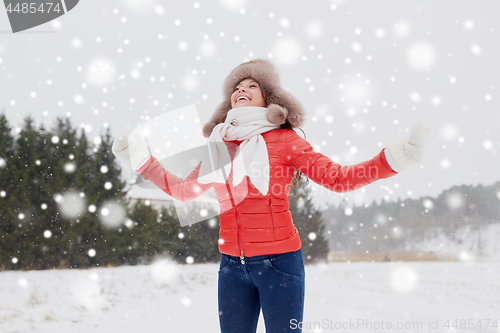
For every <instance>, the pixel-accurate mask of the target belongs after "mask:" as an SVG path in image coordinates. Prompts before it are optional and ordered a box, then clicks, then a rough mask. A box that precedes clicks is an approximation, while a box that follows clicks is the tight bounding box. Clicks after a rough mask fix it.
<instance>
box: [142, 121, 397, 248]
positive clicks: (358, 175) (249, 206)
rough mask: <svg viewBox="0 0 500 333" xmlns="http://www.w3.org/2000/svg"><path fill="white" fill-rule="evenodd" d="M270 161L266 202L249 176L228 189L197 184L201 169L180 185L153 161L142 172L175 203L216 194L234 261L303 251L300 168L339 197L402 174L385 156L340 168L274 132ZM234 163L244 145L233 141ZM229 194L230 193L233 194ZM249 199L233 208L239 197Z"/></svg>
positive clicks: (295, 138) (269, 137)
mask: <svg viewBox="0 0 500 333" xmlns="http://www.w3.org/2000/svg"><path fill="white" fill-rule="evenodd" d="M261 135H262V137H263V138H264V140H265V141H266V145H267V152H268V156H269V192H268V193H267V194H266V195H265V196H263V195H262V194H261V193H260V192H259V190H258V189H257V188H256V187H254V186H253V185H252V183H251V182H250V180H249V178H248V176H245V178H244V179H243V181H242V182H241V183H240V184H239V185H237V186H235V187H233V185H232V183H233V182H232V171H231V172H230V174H229V176H228V181H227V182H226V183H225V184H221V183H209V184H202V183H198V181H197V178H198V173H199V170H200V167H201V163H200V164H198V166H197V167H196V168H195V169H194V170H193V171H192V172H191V173H190V174H189V176H188V177H186V179H181V178H179V177H177V176H175V175H174V174H172V173H170V172H168V171H166V170H165V169H164V168H163V167H162V166H161V165H160V163H159V162H158V160H157V159H156V158H154V157H151V158H150V159H149V160H148V162H146V164H144V165H143V166H142V167H141V168H140V169H139V170H137V171H138V172H139V174H140V175H141V176H142V177H143V178H144V179H149V180H150V181H151V182H153V183H154V184H155V185H156V186H158V187H159V188H160V189H162V190H163V191H164V192H165V193H167V194H168V195H170V196H172V197H173V198H175V199H177V200H181V201H190V200H193V199H194V198H196V197H197V196H199V195H201V194H203V193H204V192H206V191H207V190H208V189H210V188H211V187H213V188H214V190H215V192H216V195H217V199H218V200H219V205H220V208H221V210H220V211H221V212H222V213H221V214H220V217H219V226H220V230H219V251H220V252H221V253H225V254H228V255H233V256H242V255H244V256H257V255H263V254H278V253H285V252H291V251H296V250H298V249H300V247H301V242H300V238H299V233H298V231H297V229H296V228H295V226H294V224H293V221H292V215H291V213H290V211H289V210H288V208H289V204H288V192H289V189H290V183H291V180H292V178H293V176H294V173H295V168H298V169H299V170H300V171H301V172H302V173H303V174H304V175H306V176H307V177H309V179H311V180H312V181H314V182H315V183H318V184H319V185H322V186H324V187H325V188H327V189H329V190H331V191H335V192H347V191H352V190H355V189H358V188H360V187H362V186H365V185H368V184H370V183H372V182H374V181H376V180H378V179H382V178H388V177H390V176H393V175H395V174H397V172H395V171H394V170H392V168H391V167H390V166H389V164H388V163H387V160H386V158H385V154H384V150H383V149H382V151H381V152H380V153H379V154H378V155H377V156H375V157H374V158H372V159H371V160H368V161H365V162H361V163H359V164H355V165H351V166H341V165H340V164H338V163H336V162H334V161H332V160H331V159H330V158H328V157H326V156H324V155H323V154H321V153H319V152H316V151H314V150H313V148H312V147H311V145H310V144H309V143H308V142H307V141H306V140H304V139H303V138H302V137H300V136H299V135H298V134H297V133H295V131H293V130H290V129H275V130H271V131H268V132H265V133H262V134H261ZM229 142H231V143H234V144H235V145H234V144H233V145H227V146H228V151H229V153H230V155H231V157H232V158H233V157H234V154H235V153H236V149H237V146H238V145H239V144H240V143H241V142H242V141H229ZM228 188H229V190H228ZM238 194H239V195H244V196H245V195H246V196H245V197H244V199H243V200H242V201H241V202H240V203H239V204H237V205H234V201H233V196H234V195H238Z"/></svg>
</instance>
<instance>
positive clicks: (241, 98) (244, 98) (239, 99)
mask: <svg viewBox="0 0 500 333" xmlns="http://www.w3.org/2000/svg"><path fill="white" fill-rule="evenodd" d="M241 100H246V101H249V99H248V98H246V97H244V96H242V97H240V98H238V101H241Z"/></svg>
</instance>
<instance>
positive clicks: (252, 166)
mask: <svg viewBox="0 0 500 333" xmlns="http://www.w3.org/2000/svg"><path fill="white" fill-rule="evenodd" d="M276 128H280V126H279V125H275V124H273V123H271V122H270V121H269V120H268V119H267V108H264V107H258V106H242V107H238V108H234V109H231V110H229V112H228V113H227V116H226V120H225V122H223V123H220V124H218V125H216V126H215V127H214V129H213V131H212V134H211V135H210V137H209V138H208V139H207V144H208V147H209V152H210V154H211V163H212V170H215V171H214V172H212V173H210V174H207V175H205V176H200V177H199V178H198V181H199V182H200V183H210V182H217V183H225V182H226V180H225V179H224V175H223V173H222V170H221V168H224V171H225V174H226V176H228V175H229V172H230V171H231V164H232V166H233V186H236V185H238V184H240V183H241V181H242V180H243V178H244V177H245V176H248V177H249V178H250V181H251V182H252V184H253V185H254V186H255V187H256V188H257V189H258V190H259V191H260V193H262V195H266V194H267V192H268V190H269V157H268V155H267V146H266V141H265V140H264V138H263V137H262V135H260V134H261V133H264V132H267V131H271V130H273V129H276ZM222 139H225V140H227V141H233V140H237V141H243V142H241V144H240V146H239V148H238V151H237V152H236V155H235V158H234V160H233V161H232V163H227V161H228V160H229V152H228V150H227V146H226V144H225V143H224V141H223V140H222ZM224 161H225V162H224ZM224 163H225V165H224Z"/></svg>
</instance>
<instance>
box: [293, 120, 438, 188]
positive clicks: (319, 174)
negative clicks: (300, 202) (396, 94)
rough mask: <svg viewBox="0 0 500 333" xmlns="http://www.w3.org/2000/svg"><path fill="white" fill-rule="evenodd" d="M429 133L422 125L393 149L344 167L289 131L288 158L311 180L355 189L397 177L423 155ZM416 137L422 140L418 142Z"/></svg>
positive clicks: (415, 128)
mask: <svg viewBox="0 0 500 333" xmlns="http://www.w3.org/2000/svg"><path fill="white" fill-rule="evenodd" d="M419 126H420V127H419ZM428 133H429V129H427V128H426V127H425V126H424V125H421V124H419V125H417V126H415V127H414V128H413V129H412V131H411V132H410V139H409V140H402V141H400V142H398V143H397V144H395V145H392V146H390V147H389V148H390V149H387V148H384V149H382V150H381V151H380V153H379V154H377V155H376V156H375V157H373V158H372V159H370V160H368V161H364V162H361V163H358V164H355V165H350V166H342V165H340V164H338V163H337V162H335V161H333V160H331V159H330V158H328V157H326V156H325V155H323V154H321V153H319V152H316V151H314V150H313V148H312V147H311V145H310V144H309V142H307V141H306V140H304V139H303V138H302V137H300V136H299V135H298V134H297V133H295V132H294V131H293V130H289V131H287V149H288V159H289V160H290V162H291V164H293V165H294V166H295V167H297V168H298V169H299V170H300V171H301V172H302V173H303V174H305V175H306V176H307V177H309V178H310V179H311V180H312V181H314V182H315V183H317V184H319V185H321V186H323V187H325V188H327V189H329V190H331V191H334V192H348V191H354V190H356V189H359V188H361V187H363V186H366V185H368V184H371V183H373V182H374V181H376V180H379V179H384V178H388V177H391V176H394V175H396V174H397V173H398V171H401V170H404V169H405V168H406V167H407V166H408V165H410V164H413V163H416V162H418V161H419V160H420V159H421V157H422V154H423V146H424V144H425V141H426V140H427V135H428ZM415 137H418V138H419V140H417V141H415Z"/></svg>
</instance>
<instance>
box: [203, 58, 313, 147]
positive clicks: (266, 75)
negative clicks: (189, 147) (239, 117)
mask: <svg viewBox="0 0 500 333" xmlns="http://www.w3.org/2000/svg"><path fill="white" fill-rule="evenodd" d="M247 78H252V79H254V80H255V81H257V82H258V83H259V85H260V88H261V90H262V92H263V93H264V96H265V100H266V104H267V118H268V119H269V121H270V122H272V123H273V124H276V125H281V124H284V123H285V122H286V120H288V122H289V123H290V125H291V126H292V128H296V127H300V126H302V124H303V123H304V118H305V111H304V109H303V108H302V105H301V104H300V102H299V101H298V100H297V99H295V98H294V97H293V96H292V95H290V93H288V92H287V91H285V90H283V89H282V88H281V86H280V79H279V74H278V71H277V70H276V68H275V67H274V65H273V64H272V63H271V62H270V61H268V60H265V59H255V60H251V61H248V62H245V63H243V64H241V65H239V66H238V67H236V68H235V69H233V70H232V72H231V73H230V74H229V75H228V77H227V78H226V80H225V81H224V85H223V87H222V90H223V96H224V101H223V102H222V103H220V104H219V106H218V107H217V109H216V110H215V112H214V114H213V115H212V118H210V121H209V122H208V123H206V124H205V125H204V126H203V136H204V137H206V138H208V137H209V136H210V134H211V133H212V130H213V129H214V127H215V126H216V125H217V124H219V123H221V119H222V118H223V117H224V116H225V115H227V113H228V112H229V110H231V109H232V107H231V95H232V94H233V92H234V88H235V87H236V85H238V83H240V82H241V81H242V80H244V79H247Z"/></svg>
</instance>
